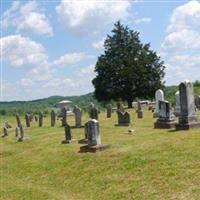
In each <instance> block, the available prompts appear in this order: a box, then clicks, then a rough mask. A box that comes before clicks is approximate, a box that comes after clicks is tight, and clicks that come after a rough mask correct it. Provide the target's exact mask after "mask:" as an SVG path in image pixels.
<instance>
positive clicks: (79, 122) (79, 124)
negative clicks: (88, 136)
mask: <svg viewBox="0 0 200 200" xmlns="http://www.w3.org/2000/svg"><path fill="white" fill-rule="evenodd" d="M73 112H74V114H75V127H82V111H81V109H80V108H79V107H78V106H75V107H74V110H73Z"/></svg>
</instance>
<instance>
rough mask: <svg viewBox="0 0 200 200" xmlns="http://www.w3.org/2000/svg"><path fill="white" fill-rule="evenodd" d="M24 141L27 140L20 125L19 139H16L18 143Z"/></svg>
mask: <svg viewBox="0 0 200 200" xmlns="http://www.w3.org/2000/svg"><path fill="white" fill-rule="evenodd" d="M26 139H27V137H26V136H25V132H24V127H23V125H22V124H21V125H20V126H19V138H18V142H23V141H24V140H26Z"/></svg>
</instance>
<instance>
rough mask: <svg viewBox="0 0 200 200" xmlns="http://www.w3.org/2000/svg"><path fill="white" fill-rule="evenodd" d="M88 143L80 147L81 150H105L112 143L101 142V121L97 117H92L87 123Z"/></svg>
mask: <svg viewBox="0 0 200 200" xmlns="http://www.w3.org/2000/svg"><path fill="white" fill-rule="evenodd" d="M86 127H87V128H86V129H87V139H88V145H86V146H83V147H80V151H81V152H87V151H89V152H96V151H98V150H104V149H106V148H108V147H109V146H110V145H105V144H104V145H103V144H101V137H100V129H99V122H98V121H97V120H96V119H91V120H90V121H88V122H87V123H86Z"/></svg>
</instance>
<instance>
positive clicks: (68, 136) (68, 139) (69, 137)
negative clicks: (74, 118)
mask: <svg viewBox="0 0 200 200" xmlns="http://www.w3.org/2000/svg"><path fill="white" fill-rule="evenodd" d="M64 128H65V140H63V141H62V144H69V143H71V142H72V131H71V127H70V126H69V124H67V123H66V125H65V126H64Z"/></svg>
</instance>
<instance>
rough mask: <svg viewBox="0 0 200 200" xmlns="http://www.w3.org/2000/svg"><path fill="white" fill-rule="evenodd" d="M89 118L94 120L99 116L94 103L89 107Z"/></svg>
mask: <svg viewBox="0 0 200 200" xmlns="http://www.w3.org/2000/svg"><path fill="white" fill-rule="evenodd" d="M90 118H91V119H96V120H98V118H99V110H98V109H97V108H96V107H95V106H94V105H93V106H91V109H90Z"/></svg>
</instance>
